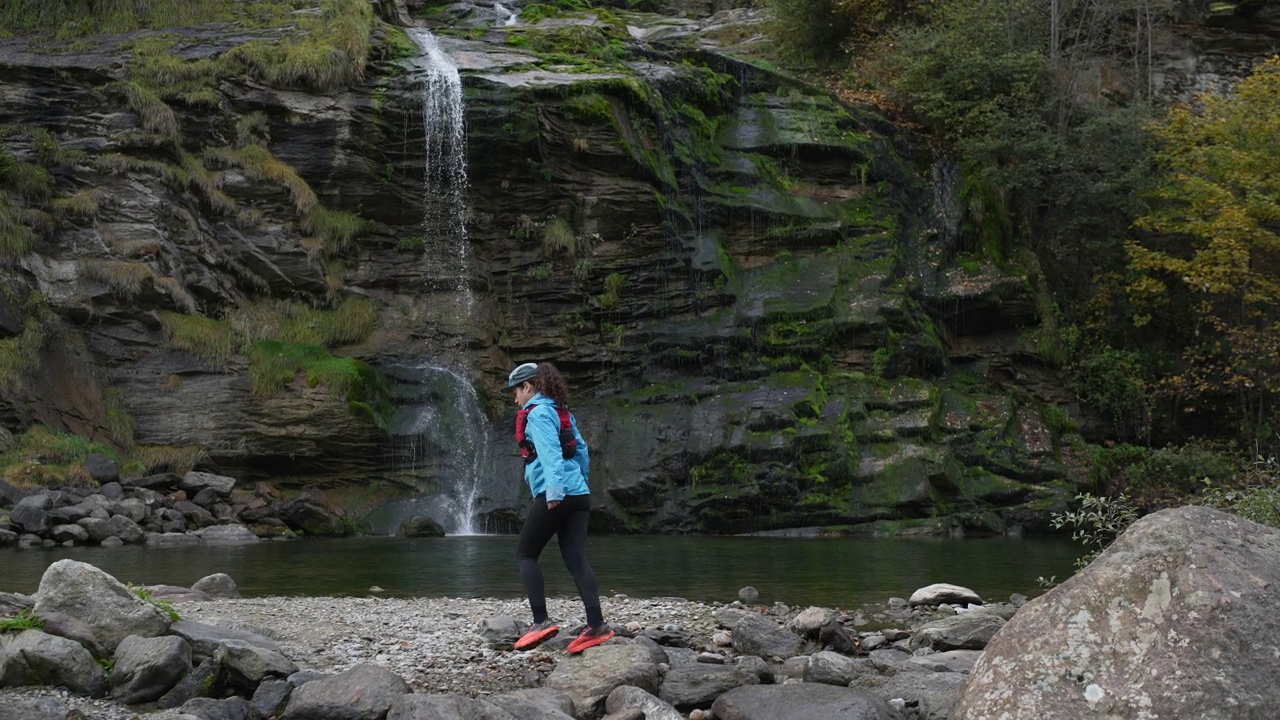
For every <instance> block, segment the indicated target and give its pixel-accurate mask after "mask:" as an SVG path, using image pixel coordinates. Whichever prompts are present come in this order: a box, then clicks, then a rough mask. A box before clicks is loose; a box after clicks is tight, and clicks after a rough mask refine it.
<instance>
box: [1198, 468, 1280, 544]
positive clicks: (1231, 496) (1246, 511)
mask: <svg viewBox="0 0 1280 720" xmlns="http://www.w3.org/2000/svg"><path fill="white" fill-rule="evenodd" d="M1202 482H1203V484H1204V490H1203V492H1202V493H1201V495H1200V498H1199V500H1200V501H1201V504H1203V505H1206V506H1208V507H1212V508H1217V509H1219V510H1225V511H1227V512H1230V513H1234V514H1236V515H1239V516H1240V517H1243V518H1246V519H1248V520H1252V521H1254V522H1256V523H1261V524H1263V525H1270V526H1271V527H1276V528H1280V458H1277V456H1276V455H1267V456H1266V457H1264V456H1263V455H1261V454H1257V455H1255V456H1254V459H1253V461H1251V462H1250V463H1248V464H1247V465H1246V466H1245V467H1244V469H1243V471H1242V472H1241V473H1240V474H1238V475H1237V476H1236V477H1235V478H1234V479H1232V480H1231V481H1230V482H1224V481H1222V480H1213V479H1211V478H1207V477H1206V478H1205V479H1204V480H1203V481H1202Z"/></svg>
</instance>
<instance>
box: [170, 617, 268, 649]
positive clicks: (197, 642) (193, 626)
mask: <svg viewBox="0 0 1280 720" xmlns="http://www.w3.org/2000/svg"><path fill="white" fill-rule="evenodd" d="M169 630H170V632H172V633H173V634H174V635H177V636H178V637H181V638H182V639H184V640H186V641H187V642H188V643H190V645H191V650H192V654H193V656H194V657H195V658H197V659H201V658H206V657H213V655H214V654H215V653H217V652H218V647H219V646H221V645H222V643H223V642H224V641H226V640H239V641H241V642H245V643H248V644H250V645H254V646H257V647H260V648H262V649H263V650H270V651H271V652H275V653H279V652H280V647H279V645H277V644H276V641H274V640H272V639H270V638H267V637H264V636H262V635H259V634H257V633H253V632H249V631H248V630H240V629H238V628H226V627H220V626H217V625H209V624H207V623H202V622H197V621H195V620H177V621H175V622H174V623H173V625H172V626H171V627H170V628H169Z"/></svg>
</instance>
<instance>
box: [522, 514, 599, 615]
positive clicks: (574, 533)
mask: <svg viewBox="0 0 1280 720" xmlns="http://www.w3.org/2000/svg"><path fill="white" fill-rule="evenodd" d="M590 516H591V496H590V495H566V496H565V498H564V500H562V501H561V502H560V504H559V505H557V506H556V509H555V510H548V509H547V498H546V496H545V495H539V496H537V497H535V498H534V499H533V504H532V505H531V506H530V507H529V517H527V518H525V521H524V529H523V530H521V531H520V544H519V546H517V548H516V560H517V561H518V562H519V563H520V580H521V581H522V582H524V589H525V591H526V592H527V593H529V609H531V610H533V621H534V622H535V623H538V622H542V621H543V620H546V619H547V597H546V590H545V589H544V588H543V582H542V569H541V568H539V567H538V556H539V555H541V554H542V549H543V548H545V547H546V546H547V543H549V542H551V536H552V535H557V536H559V539H560V557H562V558H564V566H565V567H567V568H569V572H570V573H571V574H572V575H573V582H574V583H576V584H577V586H578V595H579V596H581V597H582V604H583V606H584V607H585V608H586V610H587V625H589V626H590V627H593V628H595V627H600V626H601V625H602V624H604V613H602V612H601V611H600V589H599V587H598V586H597V585H596V573H595V571H594V570H592V569H591V565H589V564H588V563H587V519H588V518H589V517H590Z"/></svg>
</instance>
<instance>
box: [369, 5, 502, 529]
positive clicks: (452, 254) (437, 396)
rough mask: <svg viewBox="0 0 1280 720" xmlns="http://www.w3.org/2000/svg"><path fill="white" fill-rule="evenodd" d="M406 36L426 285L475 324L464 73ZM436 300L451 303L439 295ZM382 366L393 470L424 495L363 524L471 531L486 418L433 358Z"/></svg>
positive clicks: (434, 45)
mask: <svg viewBox="0 0 1280 720" xmlns="http://www.w3.org/2000/svg"><path fill="white" fill-rule="evenodd" d="M409 33H410V35H411V36H412V37H413V39H414V41H415V42H416V43H417V44H418V46H419V47H420V48H421V49H422V54H421V55H420V56H419V57H418V58H417V60H416V61H415V63H414V66H415V68H416V69H417V70H418V73H419V75H420V76H421V78H422V130H423V143H424V148H423V150H424V152H423V156H424V161H423V162H424V167H423V170H424V173H423V175H424V181H423V182H424V186H423V207H424V212H423V220H422V223H423V235H424V238H425V239H426V241H427V245H426V247H427V252H426V255H425V257H424V260H423V266H424V267H423V269H424V276H425V281H426V282H425V284H426V286H427V287H426V290H427V292H429V293H430V292H434V291H445V292H449V291H452V292H453V294H454V296H455V297H456V305H452V307H451V312H449V315H451V317H448V318H447V320H448V321H456V322H457V324H458V326H459V329H460V331H461V332H465V330H466V328H467V327H468V326H469V325H470V324H471V322H472V320H471V316H472V313H473V312H474V308H473V305H474V299H473V296H472V293H471V257H470V249H469V246H468V238H467V212H468V203H469V198H468V183H467V133H466V123H465V115H464V111H463V96H462V79H461V77H460V76H459V75H458V68H457V66H456V65H454V63H453V61H452V60H450V59H449V56H448V55H446V54H445V52H444V51H443V50H442V49H441V47H440V43H439V41H438V40H437V38H436V37H435V36H434V35H432V34H431V33H430V32H429V31H427V30H424V29H411V30H409ZM436 306H437V307H450V303H449V302H448V301H447V300H441V301H439V302H436ZM446 312H448V311H446ZM383 370H384V373H385V374H386V375H387V377H388V379H390V380H391V381H392V383H393V385H394V387H396V388H397V393H398V401H397V402H396V403H395V404H396V405H397V407H398V410H397V412H396V415H395V417H394V418H393V420H392V425H391V433H390V434H391V436H392V448H391V450H392V456H393V458H394V461H395V462H396V463H397V465H398V469H400V470H402V471H404V474H405V475H406V476H407V477H409V478H411V479H412V481H413V482H414V484H415V485H417V486H418V487H422V488H424V492H423V493H422V494H420V495H418V496H416V497H413V498H408V499H403V500H397V501H393V502H391V503H388V504H387V505H384V506H383V507H381V508H379V509H377V510H375V511H374V512H372V513H370V514H369V516H368V517H367V518H366V521H367V522H368V523H369V524H370V525H371V527H372V528H373V530H374V532H377V533H380V534H392V533H395V532H396V531H397V530H398V529H399V527H400V525H401V523H403V522H404V521H405V520H407V519H409V518H410V517H413V516H415V515H426V516H429V517H431V518H432V519H433V520H435V521H436V522H438V523H440V525H441V526H443V527H444V528H445V531H446V532H448V533H449V534H453V535H474V534H476V532H477V529H476V526H475V522H476V513H477V505H478V503H479V500H480V485H481V481H482V480H483V478H484V477H486V475H487V474H488V473H487V455H488V452H487V451H488V440H489V432H488V424H489V423H488V419H487V418H486V417H485V415H484V411H483V410H482V409H481V404H480V398H479V397H478V396H477V394H476V390H475V388H474V387H473V386H472V385H471V382H470V381H469V380H468V378H467V376H466V374H465V373H463V372H459V371H458V370H457V369H453V368H449V367H444V366H442V365H440V364H438V362H435V361H431V360H426V361H420V362H415V361H409V362H407V363H401V364H389V365H388V366H385V367H384V368H383ZM405 465H407V467H405Z"/></svg>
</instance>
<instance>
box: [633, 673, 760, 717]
mask: <svg viewBox="0 0 1280 720" xmlns="http://www.w3.org/2000/svg"><path fill="white" fill-rule="evenodd" d="M759 683H760V678H759V677H758V676H757V675H756V674H755V673H754V672H751V671H750V670H749V669H744V668H740V667H738V666H737V665H708V664H706V663H690V664H688V665H681V666H678V667H673V668H671V669H670V670H668V671H667V676H666V677H665V678H664V679H663V681H662V686H661V687H660V688H659V689H658V697H659V698H661V699H662V700H663V701H665V702H668V703H671V705H673V706H675V708H676V709H678V710H685V711H688V710H693V709H696V708H706V707H710V706H711V703H713V702H715V700H716V698H718V697H720V696H721V695H723V694H724V693H726V692H728V691H730V690H732V689H733V688H736V687H739V686H741V685H757V684H759Z"/></svg>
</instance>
